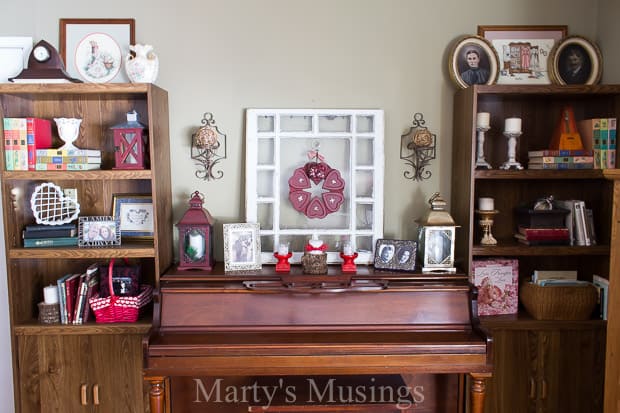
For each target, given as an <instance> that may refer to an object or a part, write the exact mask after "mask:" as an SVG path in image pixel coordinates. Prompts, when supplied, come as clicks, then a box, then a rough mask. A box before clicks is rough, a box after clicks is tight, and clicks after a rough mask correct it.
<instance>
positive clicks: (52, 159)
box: [36, 155, 101, 164]
mask: <svg viewBox="0 0 620 413" xmlns="http://www.w3.org/2000/svg"><path fill="white" fill-rule="evenodd" d="M36 163H40V164H43V163H48V164H49V163H55V164H61V163H67V164H72V163H96V164H101V157H98V156H97V157H95V156H81V155H80V156H39V157H37V160H36Z"/></svg>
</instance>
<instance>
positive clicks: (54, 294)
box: [43, 285, 58, 304]
mask: <svg viewBox="0 0 620 413" xmlns="http://www.w3.org/2000/svg"><path fill="white" fill-rule="evenodd" d="M43 301H45V304H58V287H57V286H55V285H48V286H47V287H44V288H43Z"/></svg>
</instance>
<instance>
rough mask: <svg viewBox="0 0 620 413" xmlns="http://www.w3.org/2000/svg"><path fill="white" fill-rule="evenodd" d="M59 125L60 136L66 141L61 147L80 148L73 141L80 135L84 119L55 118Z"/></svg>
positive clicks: (68, 148)
mask: <svg viewBox="0 0 620 413" xmlns="http://www.w3.org/2000/svg"><path fill="white" fill-rule="evenodd" d="M54 121H55V122H56V126H57V127H58V136H60V139H62V140H63V142H64V143H65V144H64V145H62V146H61V147H60V148H59V149H63V150H64V149H67V150H71V149H78V148H77V147H76V146H75V145H73V142H75V141H76V140H77V138H78V136H80V124H81V123H82V119H78V118H54Z"/></svg>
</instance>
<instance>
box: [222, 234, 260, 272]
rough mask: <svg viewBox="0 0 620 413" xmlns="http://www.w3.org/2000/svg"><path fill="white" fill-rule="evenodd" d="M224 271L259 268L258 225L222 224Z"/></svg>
mask: <svg viewBox="0 0 620 413" xmlns="http://www.w3.org/2000/svg"><path fill="white" fill-rule="evenodd" d="M223 227H224V271H244V270H259V269H260V268H261V259H260V255H261V248H260V235H259V234H260V225H259V224H224V225H223Z"/></svg>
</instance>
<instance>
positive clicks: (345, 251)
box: [342, 242, 353, 255]
mask: <svg viewBox="0 0 620 413" xmlns="http://www.w3.org/2000/svg"><path fill="white" fill-rule="evenodd" d="M342 253H343V254H344V255H353V247H352V246H351V244H349V243H348V242H347V243H346V244H344V247H343V248H342Z"/></svg>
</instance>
